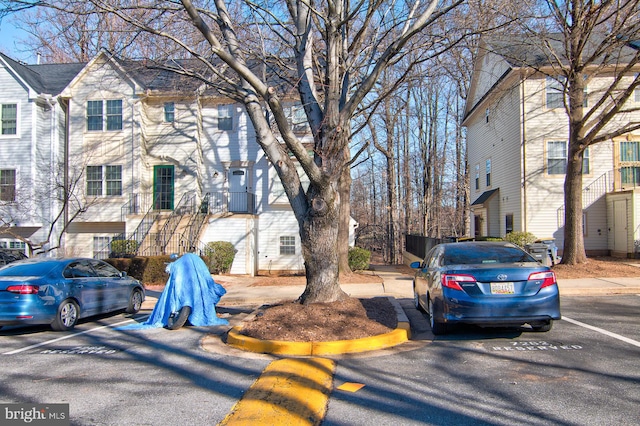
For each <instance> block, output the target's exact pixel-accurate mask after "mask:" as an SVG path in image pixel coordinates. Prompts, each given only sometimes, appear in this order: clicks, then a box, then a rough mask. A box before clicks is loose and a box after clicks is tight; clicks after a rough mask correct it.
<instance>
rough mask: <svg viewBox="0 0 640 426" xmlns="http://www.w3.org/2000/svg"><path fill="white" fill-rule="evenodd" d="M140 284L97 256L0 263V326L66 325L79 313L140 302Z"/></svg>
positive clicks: (134, 307)
mask: <svg viewBox="0 0 640 426" xmlns="http://www.w3.org/2000/svg"><path fill="white" fill-rule="evenodd" d="M144 297H145V293H144V287H143V286H142V284H140V282H139V281H138V280H136V279H133V278H131V277H128V276H127V275H126V273H124V272H120V271H118V270H117V269H116V268H114V267H113V266H111V265H110V264H108V263H106V262H103V261H101V260H97V259H83V258H73V259H37V258H33V259H26V260H21V261H18V262H14V263H10V264H8V265H6V266H4V267H2V268H0V327H2V326H3V325H22V324H51V327H52V328H53V329H54V330H58V331H64V330H70V329H72V328H73V327H74V326H75V325H76V323H77V322H78V320H79V319H80V318H85V317H89V316H92V315H98V314H104V313H109V312H115V311H119V310H123V309H124V310H126V312H127V313H130V314H134V313H136V312H138V311H139V310H140V308H141V307H142V302H143V301H144Z"/></svg>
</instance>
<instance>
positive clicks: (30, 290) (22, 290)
mask: <svg viewBox="0 0 640 426" xmlns="http://www.w3.org/2000/svg"><path fill="white" fill-rule="evenodd" d="M38 290H39V287H38V286H37V285H27V284H23V285H10V286H9V287H7V291H8V292H9V293H17V294H38Z"/></svg>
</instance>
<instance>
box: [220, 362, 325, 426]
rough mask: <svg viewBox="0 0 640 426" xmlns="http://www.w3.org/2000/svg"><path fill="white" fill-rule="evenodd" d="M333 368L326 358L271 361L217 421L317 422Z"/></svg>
mask: <svg viewBox="0 0 640 426" xmlns="http://www.w3.org/2000/svg"><path fill="white" fill-rule="evenodd" d="M334 371H335V362H334V361H332V360H330V359H326V358H306V359H295V358H289V359H282V360H278V361H273V362H272V363H271V364H269V365H268V366H267V368H265V370H264V371H263V372H262V375H261V376H260V377H259V378H258V380H256V381H255V382H254V384H253V385H251V387H250V388H249V389H248V390H247V392H246V393H245V394H244V396H243V397H242V399H241V400H240V401H238V402H237V403H236V405H235V406H234V407H233V409H232V410H231V413H229V414H228V415H227V416H226V417H225V418H224V420H222V421H221V422H220V423H219V425H220V426H227V425H229V426H236V425H248V426H249V425H250V426H254V425H267V424H268V425H319V424H320V422H321V421H322V419H323V418H324V415H325V413H326V411H327V404H328V401H329V394H330V393H331V389H332V386H333V373H334Z"/></svg>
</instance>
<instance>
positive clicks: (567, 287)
mask: <svg viewBox="0 0 640 426" xmlns="http://www.w3.org/2000/svg"><path fill="white" fill-rule="evenodd" d="M374 268H375V269H374V270H373V272H372V275H373V274H375V275H378V276H379V277H381V278H382V281H383V282H382V283H374V282H372V283H370V284H342V289H343V290H344V291H345V292H346V293H347V294H349V295H351V296H353V297H375V296H393V297H395V298H398V299H402V298H413V288H412V285H413V276H412V275H407V274H402V273H398V272H397V269H396V268H395V267H393V266H385V265H376V266H374ZM221 281H224V287H225V289H226V290H227V294H225V295H224V296H222V299H221V300H220V303H219V305H220V306H227V305H235V306H238V305H259V304H264V303H274V302H279V301H281V300H293V299H297V298H298V297H299V296H300V295H301V294H302V292H303V291H304V284H301V285H289V286H285V285H279V286H255V287H250V286H248V285H247V284H246V283H247V282H249V281H250V279H248V278H247V277H244V276H233V275H225V276H224V277H222V279H221ZM558 287H559V289H560V295H561V296H598V295H606V294H640V273H639V274H638V277H633V278H629V277H625V278H579V279H564V280H558ZM159 294H160V293H159V292H153V291H150V292H147V300H146V301H145V305H144V308H145V309H153V305H154V304H155V302H156V300H157V299H156V298H157V297H158V296H159Z"/></svg>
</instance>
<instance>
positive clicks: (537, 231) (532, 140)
mask: <svg viewBox="0 0 640 426" xmlns="http://www.w3.org/2000/svg"><path fill="white" fill-rule="evenodd" d="M545 82H546V80H545V77H540V78H537V79H533V78H532V79H529V80H527V83H526V88H527V98H526V99H527V106H526V108H527V114H526V119H525V120H526V121H525V123H526V131H525V134H526V145H525V149H526V158H527V161H526V170H527V179H526V191H527V200H526V204H527V205H526V220H527V223H528V227H527V228H528V229H527V230H528V231H529V232H531V233H533V234H534V235H535V236H537V237H539V238H548V237H553V238H556V244H557V245H558V247H560V248H561V249H562V246H563V242H564V231H563V229H564V228H563V227H564V210H563V209H564V181H565V175H564V174H557V175H552V174H549V173H548V170H547V160H548V155H547V154H548V153H547V142H548V141H567V140H568V137H569V135H568V119H567V115H566V113H565V111H564V109H562V108H560V109H547V108H546V106H545V95H544V94H545ZM589 149H590V152H589V156H590V162H589V166H590V172H589V173H588V174H585V175H584V176H583V187H587V186H589V185H590V184H591V183H592V182H594V181H595V180H597V179H599V178H601V177H602V176H603V175H604V174H606V173H607V172H610V171H611V170H612V169H613V144H612V143H611V142H603V143H600V144H598V145H595V146H592V147H590V148H589ZM600 195H601V197H604V193H602V194H600ZM585 213H586V215H585V218H586V236H585V248H586V249H587V250H588V251H589V250H592V251H596V250H606V246H607V242H606V241H607V235H606V234H607V226H606V205H605V203H604V202H603V198H602V200H600V201H596V200H594V201H593V204H589V205H585Z"/></svg>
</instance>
